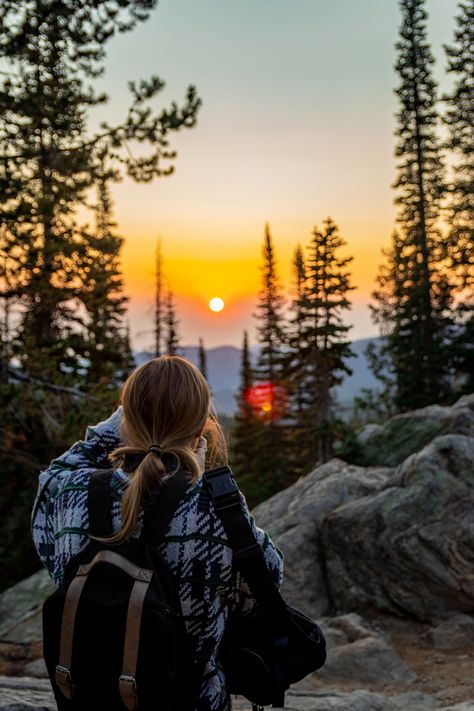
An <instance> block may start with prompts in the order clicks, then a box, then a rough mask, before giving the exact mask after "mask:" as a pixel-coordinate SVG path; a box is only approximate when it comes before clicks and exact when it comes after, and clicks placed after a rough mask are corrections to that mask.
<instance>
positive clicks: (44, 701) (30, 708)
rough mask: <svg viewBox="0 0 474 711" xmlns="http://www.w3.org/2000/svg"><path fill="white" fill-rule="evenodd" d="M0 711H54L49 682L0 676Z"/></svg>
mask: <svg viewBox="0 0 474 711" xmlns="http://www.w3.org/2000/svg"><path fill="white" fill-rule="evenodd" d="M0 711H56V703H55V701H54V694H53V692H52V690H51V686H50V684H49V681H44V680H42V679H41V680H40V679H32V678H30V677H6V676H0Z"/></svg>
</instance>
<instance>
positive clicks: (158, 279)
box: [154, 240, 163, 358]
mask: <svg viewBox="0 0 474 711" xmlns="http://www.w3.org/2000/svg"><path fill="white" fill-rule="evenodd" d="M162 291H163V257H162V254H161V241H160V240H157V242H156V253H155V309H154V317H155V328H154V333H155V358H158V357H159V356H160V355H161V341H162V337H163V323H162V322H163V296H162Z"/></svg>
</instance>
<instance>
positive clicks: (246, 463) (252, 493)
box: [231, 331, 269, 507]
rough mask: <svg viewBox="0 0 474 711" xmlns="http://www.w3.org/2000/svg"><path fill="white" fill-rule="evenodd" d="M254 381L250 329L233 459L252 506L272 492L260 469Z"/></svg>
mask: <svg viewBox="0 0 474 711" xmlns="http://www.w3.org/2000/svg"><path fill="white" fill-rule="evenodd" d="M253 384H254V376H253V371H252V366H251V363H250V353H249V344H248V335H247V331H244V335H243V341H242V357H241V366H240V387H239V392H238V395H237V413H236V415H235V417H234V423H233V427H232V432H231V463H232V469H233V471H234V473H235V476H236V478H237V481H238V483H239V486H240V487H241V489H242V491H243V492H244V494H245V496H246V498H247V501H248V503H249V505H250V506H251V507H252V506H255V505H256V504H258V503H260V501H263V500H264V499H265V498H267V496H268V495H269V489H268V487H267V482H265V481H264V480H263V477H262V472H261V471H260V469H259V452H258V444H259V441H260V436H261V434H262V431H263V428H264V425H263V423H262V422H261V420H259V419H258V417H256V415H255V413H254V410H253V408H252V406H251V404H250V401H249V400H250V398H249V396H250V393H251V390H252V387H253Z"/></svg>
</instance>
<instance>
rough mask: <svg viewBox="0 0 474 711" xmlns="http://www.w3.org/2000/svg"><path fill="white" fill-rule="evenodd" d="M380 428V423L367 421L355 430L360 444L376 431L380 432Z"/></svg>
mask: <svg viewBox="0 0 474 711" xmlns="http://www.w3.org/2000/svg"><path fill="white" fill-rule="evenodd" d="M382 429H383V427H382V425H377V424H375V422H368V423H367V424H366V425H364V426H363V427H362V429H360V430H359V431H358V432H357V439H358V440H359V442H360V443H361V444H364V445H365V444H366V442H368V441H370V439H371V437H373V436H374V435H375V433H376V432H380V431H381V430H382Z"/></svg>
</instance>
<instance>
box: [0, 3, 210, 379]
mask: <svg viewBox="0 0 474 711" xmlns="http://www.w3.org/2000/svg"><path fill="white" fill-rule="evenodd" d="M154 5H155V2H154V0H125V1H122V0H98V1H97V0H94V1H93V0H85V1H84V2H81V3H80V5H79V6H77V4H75V3H71V2H69V0H58V1H57V2H54V3H50V2H45V0H19V1H18V0H5V1H4V2H2V3H1V6H0V56H2V57H3V59H4V64H5V66H6V70H7V75H6V77H5V78H3V79H2V82H1V86H0V154H1V155H2V160H1V162H0V221H1V225H2V226H3V228H4V229H5V230H7V232H8V234H9V237H11V238H12V239H13V240H14V242H15V244H16V247H17V250H18V254H17V260H18V262H19V264H20V265H21V271H22V273H23V276H24V277H25V279H24V283H22V285H21V288H20V289H17V290H14V291H13V293H12V292H11V291H9V292H8V293H7V294H6V297H7V296H8V297H11V296H15V297H17V299H18V301H20V302H21V305H22V307H23V312H22V313H23V315H22V318H21V322H20V324H19V329H18V334H17V338H16V345H17V352H18V356H19V357H20V358H21V360H22V361H23V363H24V365H25V367H27V368H28V370H29V371H30V372H34V373H37V374H39V375H41V374H44V373H45V372H47V373H48V377H50V378H57V379H59V380H61V379H63V378H64V377H66V372H67V373H70V374H71V377H74V372H75V370H77V369H81V367H82V366H81V357H82V353H80V352H78V350H77V348H76V346H78V344H79V341H78V339H77V320H76V313H75V312H74V310H73V309H71V308H70V305H71V300H73V299H75V298H76V296H77V292H78V290H79V291H80V285H79V284H78V280H77V271H78V264H80V260H81V258H82V256H83V254H84V249H85V246H84V239H83V229H82V228H81V227H80V226H79V225H78V223H77V210H78V208H79V207H83V206H84V205H85V204H86V200H87V192H88V190H89V188H90V187H91V186H92V185H93V183H94V181H95V178H96V174H95V167H96V165H97V160H96V157H97V154H98V153H101V152H102V151H104V150H105V149H106V148H107V147H108V148H109V149H110V155H111V157H112V158H114V159H115V160H116V162H117V165H119V166H124V167H125V170H126V171H127V172H128V174H129V175H130V176H131V177H132V178H134V179H135V180H141V181H147V180H151V179H152V178H153V177H155V176H158V175H162V174H165V173H167V172H170V171H171V169H172V166H169V164H168V165H167V163H166V162H167V159H169V158H170V157H173V154H172V153H170V151H169V148H168V140H167V135H168V134H169V132H170V131H173V130H177V129H178V128H180V127H182V126H188V125H193V124H194V121H195V115H196V110H197V106H198V100H197V99H196V96H195V92H194V90H193V89H192V88H191V89H190V90H189V92H188V97H187V100H186V102H185V103H184V106H183V107H182V109H179V108H178V107H177V106H176V105H173V106H172V107H171V109H170V110H169V111H168V110H164V111H162V112H161V113H159V114H156V113H155V112H153V111H152V110H151V108H150V107H149V105H148V101H149V100H150V99H151V98H152V97H154V96H155V95H156V94H157V93H158V92H159V91H160V89H162V87H163V82H162V81H161V80H160V79H158V78H157V77H152V79H151V80H150V81H142V82H141V83H140V84H139V85H137V84H135V83H131V84H130V90H131V93H132V103H131V106H130V109H129V112H128V115H127V116H126V118H125V120H124V121H123V122H122V123H120V124H117V125H115V126H109V125H106V124H103V125H102V126H101V130H100V132H99V133H97V134H95V135H91V134H89V133H88V132H87V119H88V112H89V110H90V108H91V107H94V106H98V105H100V104H103V103H104V102H105V101H106V98H107V97H106V96H105V95H104V94H100V95H97V94H95V93H94V92H93V90H92V89H91V88H90V87H89V86H86V82H89V81H90V79H94V78H95V77H97V76H99V75H100V74H101V73H102V72H103V58H104V56H105V53H104V45H105V43H106V42H107V40H108V39H110V37H112V35H113V34H114V33H115V32H116V31H121V32H123V31H126V30H130V29H132V28H133V27H134V26H135V25H136V23H137V22H139V21H143V20H145V19H146V18H147V16H148V12H149V10H150V9H152V8H153V7H154ZM134 140H136V141H138V142H140V143H141V144H142V145H143V146H145V145H146V144H147V143H148V144H149V146H150V151H149V154H148V155H143V156H142V157H141V158H139V159H135V158H134V157H133V155H132V154H131V148H130V142H133V141H134ZM115 177H119V175H118V171H117V174H116V176H115ZM6 297H5V298H6ZM80 345H81V346H82V344H80ZM64 366H67V367H66V368H65V367H64Z"/></svg>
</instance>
